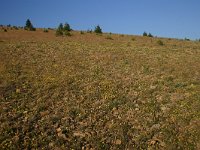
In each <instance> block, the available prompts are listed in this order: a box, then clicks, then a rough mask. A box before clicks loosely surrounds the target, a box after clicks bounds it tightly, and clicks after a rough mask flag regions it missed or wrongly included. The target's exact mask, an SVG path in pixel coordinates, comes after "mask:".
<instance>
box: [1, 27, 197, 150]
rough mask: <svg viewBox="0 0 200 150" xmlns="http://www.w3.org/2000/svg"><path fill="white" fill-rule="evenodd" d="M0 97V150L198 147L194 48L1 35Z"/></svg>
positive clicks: (133, 39) (108, 38)
mask: <svg viewBox="0 0 200 150" xmlns="http://www.w3.org/2000/svg"><path fill="white" fill-rule="evenodd" d="M159 40H161V41H162V42H163V43H164V45H161V44H159V43H158V41H159ZM0 99H1V100H0V122H1V124H0V148H1V149H57V150H59V149H61V150H62V149H63V150H64V149H77V150H78V149H80V150H81V149H82V150H89V149H90V150H96V149H97V150H100V149H102V150H106V149H113V150H115V149H129V150H132V149H149V150H151V149H159V150H162V149H200V42H195V41H184V40H177V39H167V38H150V37H141V36H131V35H118V34H106V33H105V34H102V35H96V34H95V33H84V34H81V33H80V32H78V31H73V32H72V36H70V37H56V36H55V31H54V30H50V31H49V32H48V33H44V32H43V30H42V29H41V30H39V29H38V30H37V31H35V32H31V31H24V30H10V29H9V30H8V32H4V31H3V30H2V29H1V31H0Z"/></svg>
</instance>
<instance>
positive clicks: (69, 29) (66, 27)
mask: <svg viewBox="0 0 200 150" xmlns="http://www.w3.org/2000/svg"><path fill="white" fill-rule="evenodd" d="M63 30H64V31H71V30H72V29H71V28H70V25H69V24H68V23H65V25H64V27H63Z"/></svg>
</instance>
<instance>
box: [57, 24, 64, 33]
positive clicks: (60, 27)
mask: <svg viewBox="0 0 200 150" xmlns="http://www.w3.org/2000/svg"><path fill="white" fill-rule="evenodd" d="M57 30H60V31H63V24H62V23H60V24H59V26H58V29H57Z"/></svg>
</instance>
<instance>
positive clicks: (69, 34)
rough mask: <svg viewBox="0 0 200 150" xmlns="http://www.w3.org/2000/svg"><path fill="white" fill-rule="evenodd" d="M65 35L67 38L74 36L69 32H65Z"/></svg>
mask: <svg viewBox="0 0 200 150" xmlns="http://www.w3.org/2000/svg"><path fill="white" fill-rule="evenodd" d="M64 35H65V36H72V35H71V33H70V32H69V31H64Z"/></svg>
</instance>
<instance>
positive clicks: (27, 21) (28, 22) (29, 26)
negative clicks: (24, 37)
mask: <svg viewBox="0 0 200 150" xmlns="http://www.w3.org/2000/svg"><path fill="white" fill-rule="evenodd" d="M24 29H25V30H28V31H35V30H36V29H35V28H34V27H33V25H32V23H31V21H30V20H29V19H27V20H26V25H25V27H24Z"/></svg>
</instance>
